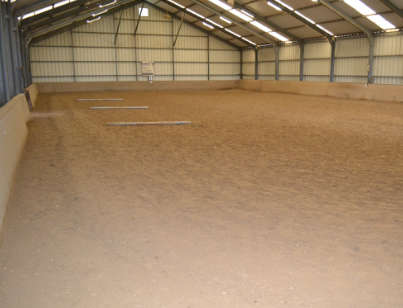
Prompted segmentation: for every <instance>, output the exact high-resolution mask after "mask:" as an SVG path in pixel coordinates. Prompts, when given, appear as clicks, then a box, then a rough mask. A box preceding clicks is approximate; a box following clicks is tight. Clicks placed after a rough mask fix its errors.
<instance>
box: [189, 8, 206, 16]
mask: <svg viewBox="0 0 403 308" xmlns="http://www.w3.org/2000/svg"><path fill="white" fill-rule="evenodd" d="M185 10H186V11H188V12H189V13H192V14H193V15H195V16H197V17H199V18H201V19H204V18H206V17H204V16H203V15H201V14H199V13H197V12H195V11H193V10H191V9H189V8H186V9H185Z"/></svg>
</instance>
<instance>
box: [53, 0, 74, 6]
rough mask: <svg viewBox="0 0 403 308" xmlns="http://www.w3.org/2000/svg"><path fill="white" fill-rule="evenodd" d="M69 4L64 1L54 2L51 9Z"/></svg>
mask: <svg viewBox="0 0 403 308" xmlns="http://www.w3.org/2000/svg"><path fill="white" fill-rule="evenodd" d="M69 2H70V1H69V0H64V1H60V2H56V3H55V4H54V5H53V7H54V8H58V7H59V6H63V5H66V4H68V3H69Z"/></svg>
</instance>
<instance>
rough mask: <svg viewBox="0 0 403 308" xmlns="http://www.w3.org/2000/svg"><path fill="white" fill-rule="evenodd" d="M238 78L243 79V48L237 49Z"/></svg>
mask: <svg viewBox="0 0 403 308" xmlns="http://www.w3.org/2000/svg"><path fill="white" fill-rule="evenodd" d="M239 75H240V76H239V78H240V79H241V80H242V79H243V49H241V50H240V51H239Z"/></svg>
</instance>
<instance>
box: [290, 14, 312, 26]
mask: <svg viewBox="0 0 403 308" xmlns="http://www.w3.org/2000/svg"><path fill="white" fill-rule="evenodd" d="M294 12H295V14H297V15H298V16H300V17H302V18H303V19H305V20H307V21H309V22H310V23H311V24H315V22H314V21H313V20H312V19H310V18H309V17H306V16H305V15H304V14H302V13H300V12H298V11H294Z"/></svg>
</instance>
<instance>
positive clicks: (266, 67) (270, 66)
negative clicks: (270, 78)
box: [258, 62, 276, 79]
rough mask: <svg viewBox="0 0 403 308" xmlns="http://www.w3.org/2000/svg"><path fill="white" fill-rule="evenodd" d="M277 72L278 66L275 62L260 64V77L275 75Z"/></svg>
mask: <svg viewBox="0 0 403 308" xmlns="http://www.w3.org/2000/svg"><path fill="white" fill-rule="evenodd" d="M275 70H276V65H275V63H274V62H263V63H259V68H258V71H259V75H274V74H275ZM262 77H263V76H262ZM259 79H261V78H259Z"/></svg>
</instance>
